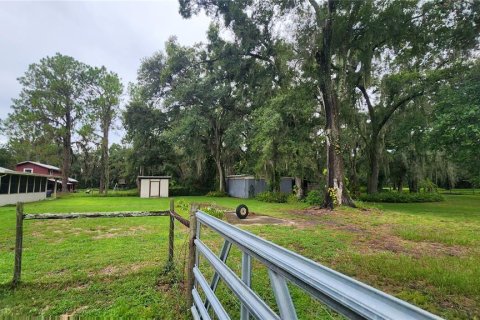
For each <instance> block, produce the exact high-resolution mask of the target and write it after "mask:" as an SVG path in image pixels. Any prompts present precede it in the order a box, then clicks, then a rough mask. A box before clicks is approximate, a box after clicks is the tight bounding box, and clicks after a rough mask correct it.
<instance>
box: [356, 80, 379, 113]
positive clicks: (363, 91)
mask: <svg viewBox="0 0 480 320" xmlns="http://www.w3.org/2000/svg"><path fill="white" fill-rule="evenodd" d="M357 88H358V89H359V90H360V91H361V92H362V94H363V98H364V99H365V102H366V103H367V107H368V113H369V114H370V119H371V120H372V121H373V120H374V118H375V110H374V109H373V106H372V103H371V101H370V97H369V96H368V93H367V90H366V89H365V87H364V86H363V85H361V84H357Z"/></svg>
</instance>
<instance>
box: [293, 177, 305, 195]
mask: <svg viewBox="0 0 480 320" xmlns="http://www.w3.org/2000/svg"><path fill="white" fill-rule="evenodd" d="M295 187H296V189H297V194H296V196H297V199H302V198H303V196H304V195H305V191H304V190H303V179H302V178H301V177H295Z"/></svg>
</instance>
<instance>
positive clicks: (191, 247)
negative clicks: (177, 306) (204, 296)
mask: <svg viewBox="0 0 480 320" xmlns="http://www.w3.org/2000/svg"><path fill="white" fill-rule="evenodd" d="M197 210H198V205H197V204H195V203H192V205H191V207H190V233H189V237H188V261H187V284H186V286H185V290H187V292H186V294H187V306H188V307H190V306H191V305H192V304H193V296H192V290H193V284H194V280H195V278H194V274H193V267H194V266H195V238H196V235H197V217H196V216H195V213H196V212H197Z"/></svg>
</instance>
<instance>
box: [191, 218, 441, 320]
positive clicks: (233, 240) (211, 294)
mask: <svg viewBox="0 0 480 320" xmlns="http://www.w3.org/2000/svg"><path fill="white" fill-rule="evenodd" d="M195 217H196V219H195V220H196V224H197V225H196V228H195V229H196V239H195V240H194V243H195V247H196V249H195V250H196V253H195V266H194V267H193V275H194V278H195V284H194V285H193V290H192V296H193V305H192V307H191V311H192V315H193V317H194V319H203V320H207V319H210V315H209V309H210V307H211V308H212V309H213V311H214V313H215V316H216V318H218V319H230V317H229V315H228V313H227V312H226V311H225V309H224V308H223V306H222V304H221V303H220V301H219V300H218V298H217V297H216V295H215V290H216V288H217V285H218V282H219V280H220V279H222V280H223V281H224V282H225V284H226V285H227V286H228V287H229V288H230V290H231V291H232V292H233V293H234V294H235V295H236V296H237V298H238V299H239V300H240V302H241V311H240V317H241V319H242V320H246V319H249V316H250V315H251V316H253V317H254V318H256V319H297V315H296V310H295V306H294V304H293V302H292V298H291V296H290V293H289V290H288V286H287V280H288V281H290V282H292V283H294V284H295V285H297V286H298V287H300V288H301V289H303V290H304V291H306V292H307V293H309V294H310V295H311V296H313V297H314V298H316V299H318V300H320V301H321V302H323V303H324V304H326V305H327V306H329V307H330V308H332V309H333V310H335V311H337V312H338V313H340V314H342V315H344V316H346V317H348V318H352V319H402V320H406V319H441V318H439V317H437V316H435V315H433V314H431V313H429V312H427V311H425V310H422V309H420V308H418V307H415V306H413V305H411V304H409V303H407V302H405V301H402V300H400V299H397V298H395V297H393V296H391V295H388V294H386V293H384V292H382V291H380V290H377V289H375V288H372V287H370V286H368V285H366V284H364V283H362V282H360V281H357V280H355V279H352V278H350V277H347V276H346V275H344V274H341V273H339V272H336V271H334V270H332V269H329V268H327V267H325V266H322V265H320V264H318V263H316V262H314V261H312V260H310V259H307V258H305V257H303V256H301V255H299V254H296V253H294V252H292V251H289V250H287V249H285V248H282V247H280V246H278V245H276V244H274V243H272V242H269V241H266V240H264V239H262V238H259V237H257V236H255V235H253V234H251V233H249V232H247V231H244V230H241V229H239V228H237V227H234V226H232V225H230V224H228V223H226V222H224V221H222V220H219V219H217V218H214V217H212V216H210V215H208V214H206V213H204V212H202V211H196V213H195ZM201 225H204V226H207V227H208V228H210V229H211V230H213V231H215V232H217V233H218V234H220V235H221V236H222V237H223V238H224V239H225V242H224V245H223V247H222V250H221V252H220V256H219V257H217V256H216V255H215V254H214V253H213V252H212V251H211V250H210V249H209V248H208V247H207V246H206V245H205V244H204V243H203V242H202V241H201V239H200V230H201ZM232 244H234V245H236V246H237V247H238V248H239V249H240V250H241V251H242V275H241V278H239V277H238V276H237V275H236V274H235V273H234V272H233V271H232V270H231V269H230V268H229V267H228V266H227V265H226V264H225V261H226V259H227V256H228V253H229V251H230V248H231V246H232ZM199 254H201V255H202V256H203V257H204V258H205V259H206V261H208V262H209V264H210V265H211V266H212V267H213V269H214V270H215V274H214V276H213V279H212V281H211V282H210V283H208V282H207V280H206V279H205V277H204V276H203V274H202V272H201V271H200V269H199V264H198V261H199ZM252 257H253V258H256V259H257V260H259V261H260V262H261V263H263V264H264V265H265V266H266V267H267V268H268V273H269V277H270V283H271V287H272V290H273V293H274V295H275V299H276V302H277V306H278V309H279V313H280V315H277V314H276V313H275V312H274V311H273V310H272V309H271V308H270V307H269V306H268V305H267V304H266V303H265V301H263V300H262V299H261V298H260V297H259V296H258V295H257V294H256V293H255V292H254V291H253V290H252V289H251V288H250V282H251V277H252V267H251V258H252ZM199 287H200V288H201V289H202V291H203V292H204V293H205V296H206V301H202V299H201V297H200V295H199V293H198V290H197V288H199Z"/></svg>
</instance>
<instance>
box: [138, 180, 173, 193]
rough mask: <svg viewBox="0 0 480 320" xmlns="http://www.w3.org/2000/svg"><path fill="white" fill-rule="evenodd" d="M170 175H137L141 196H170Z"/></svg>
mask: <svg viewBox="0 0 480 320" xmlns="http://www.w3.org/2000/svg"><path fill="white" fill-rule="evenodd" d="M170 178H171V177H170V176H139V177H137V181H138V187H139V189H140V190H139V191H140V198H168V185H169V180H170Z"/></svg>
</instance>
